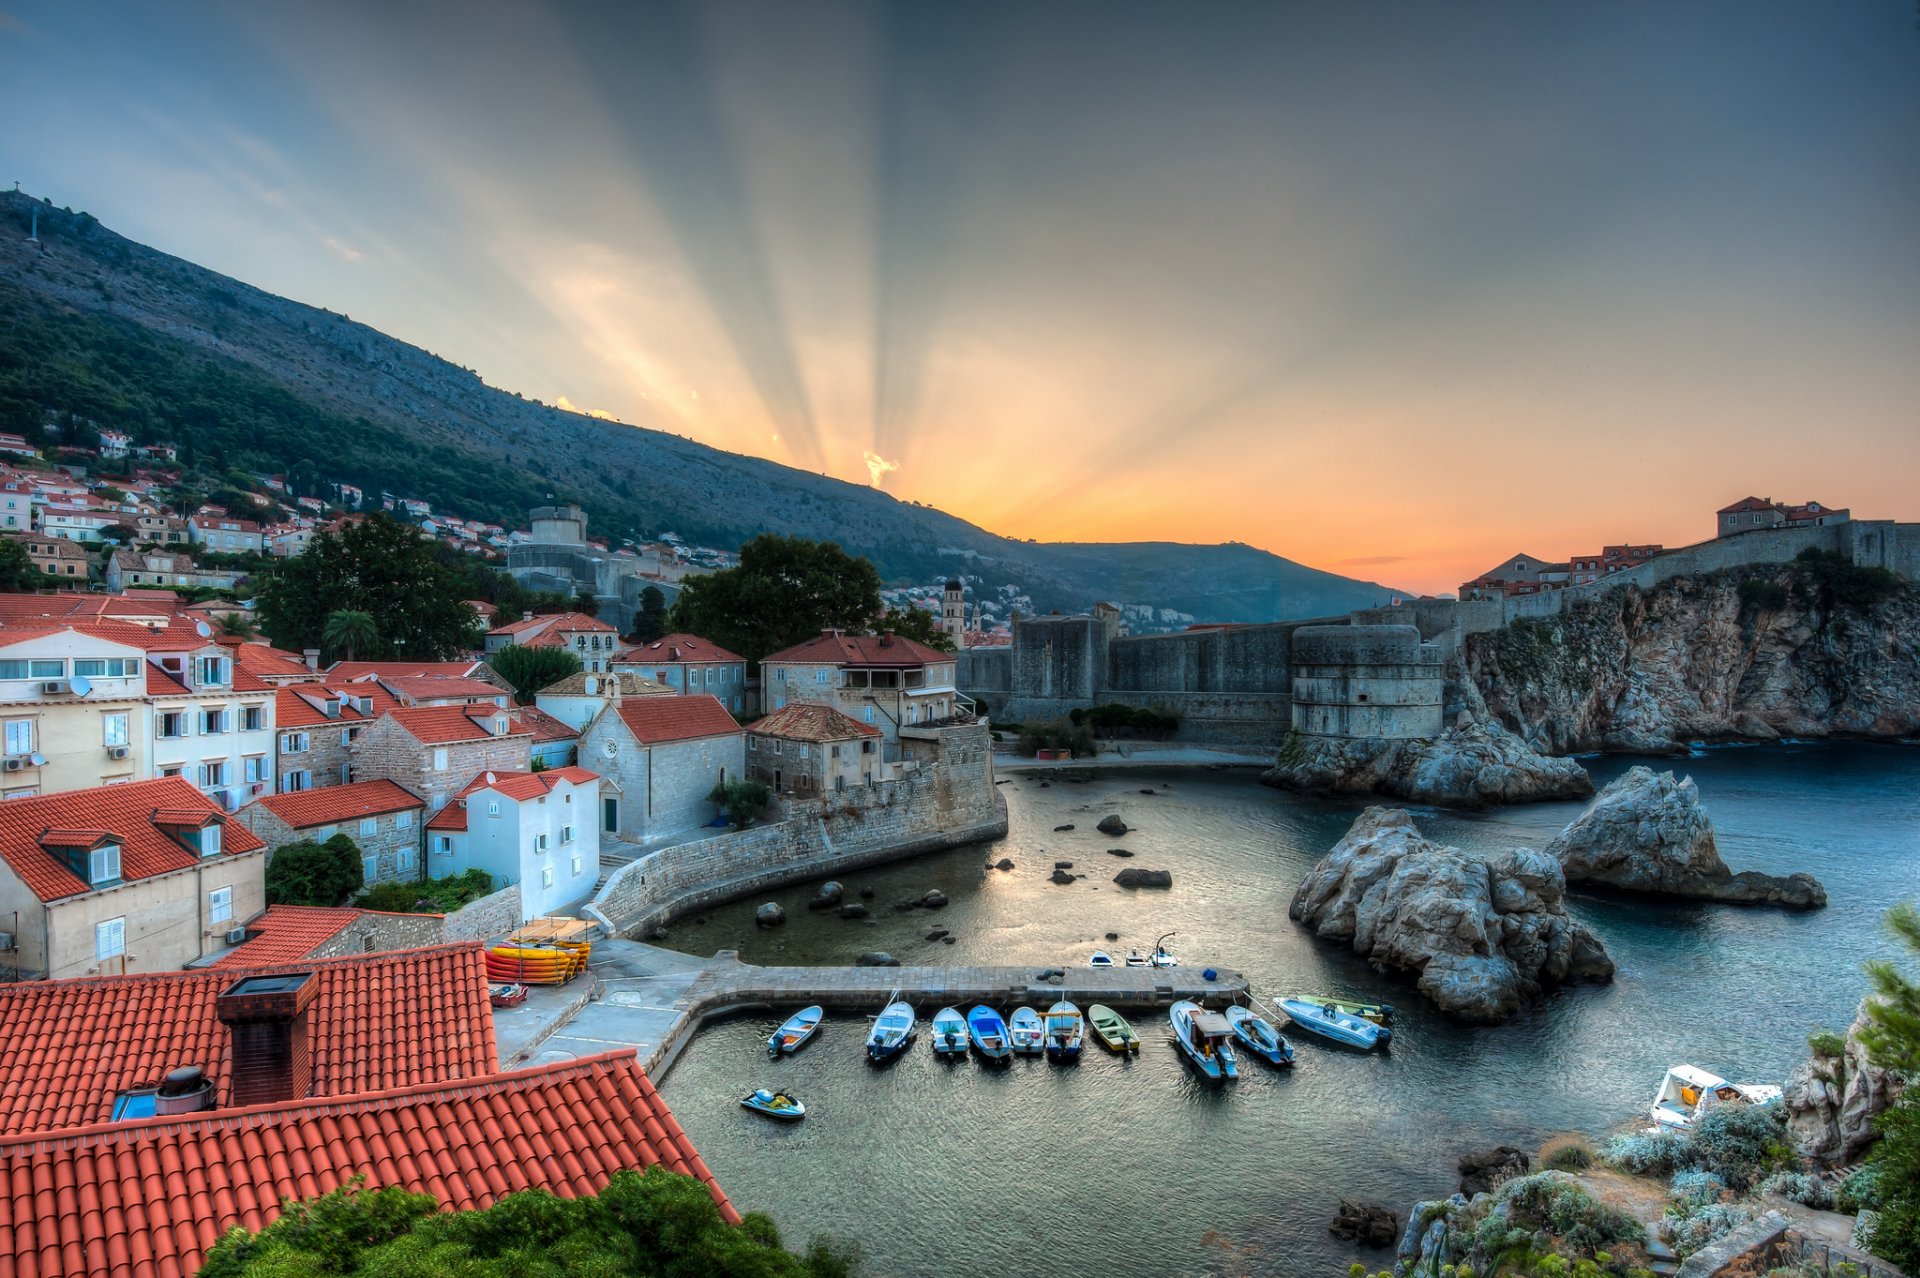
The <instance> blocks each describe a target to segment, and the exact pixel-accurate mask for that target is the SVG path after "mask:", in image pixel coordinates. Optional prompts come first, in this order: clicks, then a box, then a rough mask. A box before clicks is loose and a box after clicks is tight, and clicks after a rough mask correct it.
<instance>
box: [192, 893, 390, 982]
mask: <svg viewBox="0 0 1920 1278" xmlns="http://www.w3.org/2000/svg"><path fill="white" fill-rule="evenodd" d="M365 913H367V911H365V910H355V909H337V910H335V909H326V908H324V907H321V906H313V905H270V906H268V907H267V910H266V913H264V914H262V915H261V916H260V917H259V918H256V919H255V920H253V922H251V923H249V924H247V931H248V932H249V933H250V935H249V936H248V938H247V940H246V941H245V942H244V943H243V944H240V945H237V946H235V947H234V948H233V949H231V950H228V951H227V952H226V953H225V954H223V955H221V956H220V958H219V959H218V960H217V961H215V962H213V963H210V964H208V966H209V967H224V968H235V967H247V968H252V967H264V966H266V965H267V964H270V963H297V962H299V961H300V960H301V959H303V958H305V957H307V955H309V954H311V953H313V952H314V950H316V949H318V948H319V947H320V946H321V944H322V943H324V942H326V941H328V940H331V939H332V938H333V937H335V936H337V935H339V933H340V930H341V929H342V928H344V927H346V925H347V924H349V923H351V922H353V921H354V920H355V919H357V918H359V917H360V916H361V915H362V914H365Z"/></svg>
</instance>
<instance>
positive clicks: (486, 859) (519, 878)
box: [427, 767, 615, 922]
mask: <svg viewBox="0 0 1920 1278" xmlns="http://www.w3.org/2000/svg"><path fill="white" fill-rule="evenodd" d="M613 793H615V791H614V789H613V787H612V786H611V785H610V784H608V783H606V782H605V781H603V780H602V778H601V777H600V775H599V774H598V773H595V772H590V771H588V770H587V769H585V768H580V767H569V768H549V769H548V770H546V771H544V772H531V771H529V772H492V771H488V772H483V773H481V774H480V775H479V776H477V777H475V778H474V779H473V782H472V783H471V784H470V785H468V786H467V787H466V788H465V789H463V790H462V791H461V792H460V793H459V794H458V795H457V796H455V797H454V799H453V801H452V802H450V803H448V804H447V805H446V806H445V807H443V808H441V809H440V810H439V811H438V812H436V813H434V814H433V815H432V816H430V817H428V818H427V874H428V876H429V877H431V878H436V879H444V878H446V877H448V876H449V875H453V874H464V873H465V872H466V871H468V870H485V871H486V872H487V873H488V874H490V875H492V876H493V881H494V882H495V883H496V884H499V885H501V886H505V885H507V884H510V883H518V884H519V885H520V920H521V922H525V921H526V920H528V919H534V918H539V917H541V916H542V915H546V914H552V913H555V912H557V911H559V910H560V909H562V908H563V907H565V906H568V905H572V904H574V903H576V902H578V901H581V900H583V899H584V898H586V897H588V896H591V895H592V894H593V885H594V883H595V882H596V881H597V880H598V879H599V877H600V827H599V824H598V819H599V809H600V801H601V798H602V796H603V795H608V794H613Z"/></svg>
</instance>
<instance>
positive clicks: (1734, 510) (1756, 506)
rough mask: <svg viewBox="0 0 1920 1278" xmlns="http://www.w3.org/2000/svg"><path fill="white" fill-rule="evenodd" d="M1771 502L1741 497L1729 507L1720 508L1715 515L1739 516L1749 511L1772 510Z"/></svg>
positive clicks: (1765, 499)
mask: <svg viewBox="0 0 1920 1278" xmlns="http://www.w3.org/2000/svg"><path fill="white" fill-rule="evenodd" d="M1772 509H1773V502H1772V501H1770V500H1768V499H1767V498H1764V497H1742V498H1741V499H1740V500H1739V501H1736V502H1735V503H1733V505H1731V506H1722V507H1721V508H1720V509H1718V510H1716V511H1714V512H1713V513H1714V514H1716V515H1741V514H1745V513H1746V512H1748V511H1750V510H1772Z"/></svg>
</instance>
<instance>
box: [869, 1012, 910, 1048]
mask: <svg viewBox="0 0 1920 1278" xmlns="http://www.w3.org/2000/svg"><path fill="white" fill-rule="evenodd" d="M912 1041H913V1005H912V1004H911V1003H900V1002H893V1003H889V1004H887V1005H886V1006H885V1007H884V1008H882V1009H880V1015H879V1016H877V1017H875V1018H874V1021H873V1028H872V1029H870V1030H868V1031H867V1059H868V1060H870V1061H886V1060H892V1059H893V1058H894V1057H896V1056H898V1055H899V1054H900V1053H902V1052H904V1051H906V1050H907V1044H909V1043H911V1042H912Z"/></svg>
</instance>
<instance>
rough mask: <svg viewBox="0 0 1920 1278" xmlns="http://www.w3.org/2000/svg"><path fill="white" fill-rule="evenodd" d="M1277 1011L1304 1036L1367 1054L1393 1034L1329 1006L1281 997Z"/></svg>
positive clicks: (1330, 1004) (1384, 1027)
mask: <svg viewBox="0 0 1920 1278" xmlns="http://www.w3.org/2000/svg"><path fill="white" fill-rule="evenodd" d="M1279 1006H1280V1010H1281V1011H1283V1012H1285V1013H1286V1014H1287V1019H1288V1020H1290V1021H1292V1022H1293V1023H1294V1024H1295V1025H1298V1026H1299V1027H1300V1028H1301V1029H1303V1030H1306V1031H1307V1032H1308V1033H1312V1034H1318V1035H1320V1036H1321V1037H1322V1038H1330V1039H1332V1040H1333V1041H1334V1042H1336V1043H1345V1044H1346V1045H1347V1046H1349V1047H1359V1048H1365V1049H1367V1050H1369V1051H1371V1050H1372V1049H1374V1048H1376V1047H1385V1046H1386V1045H1387V1044H1388V1043H1391V1042H1392V1041H1393V1031H1392V1030H1390V1029H1388V1028H1387V1027H1386V1026H1384V1025H1376V1024H1374V1023H1373V1022H1372V1021H1370V1020H1367V1019H1366V1018H1364V1017H1360V1016H1355V1015H1353V1014H1352V1013H1350V1012H1343V1011H1341V1010H1340V1009H1339V1007H1338V1006H1336V1005H1335V1004H1333V1003H1315V1002H1312V1001H1311V1000H1308V999H1304V998H1283V999H1281V1000H1280V1003H1279Z"/></svg>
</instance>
